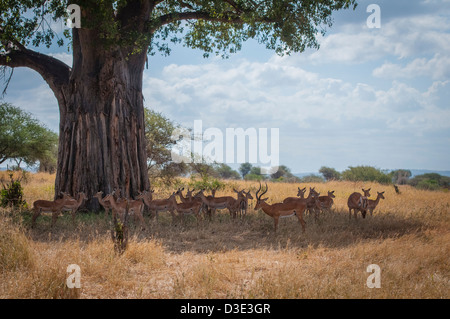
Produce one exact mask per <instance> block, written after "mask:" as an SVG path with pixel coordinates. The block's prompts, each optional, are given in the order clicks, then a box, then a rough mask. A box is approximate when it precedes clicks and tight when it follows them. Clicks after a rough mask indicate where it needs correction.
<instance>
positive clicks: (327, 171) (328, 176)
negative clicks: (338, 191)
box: [319, 166, 341, 181]
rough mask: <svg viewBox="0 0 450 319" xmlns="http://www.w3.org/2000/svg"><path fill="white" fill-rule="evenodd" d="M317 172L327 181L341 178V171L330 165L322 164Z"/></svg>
mask: <svg viewBox="0 0 450 319" xmlns="http://www.w3.org/2000/svg"><path fill="white" fill-rule="evenodd" d="M319 173H320V174H322V175H323V177H324V178H325V180H327V181H338V180H340V179H341V173H339V172H338V171H337V170H335V169H334V168H331V167H326V166H322V167H321V168H320V169H319Z"/></svg>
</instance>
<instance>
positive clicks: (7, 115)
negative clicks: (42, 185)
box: [0, 103, 58, 165]
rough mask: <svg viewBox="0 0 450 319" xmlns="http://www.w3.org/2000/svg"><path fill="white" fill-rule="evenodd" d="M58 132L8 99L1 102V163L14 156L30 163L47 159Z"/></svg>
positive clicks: (54, 145) (12, 158)
mask: <svg viewBox="0 0 450 319" xmlns="http://www.w3.org/2000/svg"><path fill="white" fill-rule="evenodd" d="M57 144H58V135H57V134H56V133H54V132H52V131H51V130H49V129H47V128H46V127H45V126H44V125H43V124H41V123H40V122H39V121H38V120H37V119H35V118H33V117H32V115H31V114H29V113H27V112H25V111H23V110H21V109H20V108H18V107H15V106H13V105H11V104H8V103H2V104H0V164H1V163H4V162H5V161H7V160H9V159H11V160H16V162H17V163H18V164H19V165H20V163H21V162H24V163H26V164H27V165H33V164H35V163H36V162H37V161H41V160H42V161H44V160H48V158H49V157H50V156H51V155H52V152H53V150H54V149H55V148H56V145H57Z"/></svg>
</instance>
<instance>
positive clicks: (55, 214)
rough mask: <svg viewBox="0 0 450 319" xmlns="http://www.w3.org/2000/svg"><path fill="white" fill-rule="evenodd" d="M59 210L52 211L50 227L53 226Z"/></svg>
mask: <svg viewBox="0 0 450 319" xmlns="http://www.w3.org/2000/svg"><path fill="white" fill-rule="evenodd" d="M58 215H59V212H53V213H52V227H53V226H55V224H56V220H57V219H58Z"/></svg>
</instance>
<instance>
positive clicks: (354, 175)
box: [342, 166, 391, 184]
mask: <svg viewBox="0 0 450 319" xmlns="http://www.w3.org/2000/svg"><path fill="white" fill-rule="evenodd" d="M342 179H344V180H347V181H362V182H378V183H382V184H390V183H391V177H390V176H389V175H388V174H386V173H385V172H383V171H381V170H380V169H378V168H375V167H372V166H356V167H352V166H350V167H349V168H348V169H346V170H345V171H343V172H342Z"/></svg>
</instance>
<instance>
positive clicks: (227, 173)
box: [216, 163, 241, 179]
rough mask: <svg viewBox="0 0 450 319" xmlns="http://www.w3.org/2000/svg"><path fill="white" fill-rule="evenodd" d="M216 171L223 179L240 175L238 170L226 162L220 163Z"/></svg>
mask: <svg viewBox="0 0 450 319" xmlns="http://www.w3.org/2000/svg"><path fill="white" fill-rule="evenodd" d="M216 171H217V173H218V174H219V176H220V177H221V178H224V179H241V175H239V173H238V172H236V171H235V170H233V169H232V168H231V167H230V166H228V165H227V164H224V163H221V164H219V165H218V167H217V168H216Z"/></svg>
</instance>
